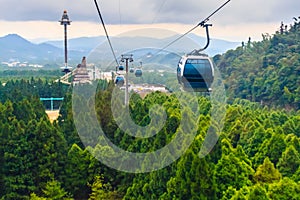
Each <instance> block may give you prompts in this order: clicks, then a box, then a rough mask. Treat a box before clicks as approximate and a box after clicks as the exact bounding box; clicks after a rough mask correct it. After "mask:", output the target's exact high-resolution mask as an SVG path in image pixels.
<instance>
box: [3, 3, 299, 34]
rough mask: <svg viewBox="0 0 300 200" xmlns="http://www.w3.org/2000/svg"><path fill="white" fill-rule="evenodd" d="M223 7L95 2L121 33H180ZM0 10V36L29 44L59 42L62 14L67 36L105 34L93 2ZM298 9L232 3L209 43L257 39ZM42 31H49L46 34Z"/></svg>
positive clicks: (13, 6)
mask: <svg viewBox="0 0 300 200" xmlns="http://www.w3.org/2000/svg"><path fill="white" fill-rule="evenodd" d="M225 1H226V0H222V1H221V0H126V1H125V0H98V4H99V6H100V9H101V11H102V14H103V18H104V21H105V22H106V23H107V24H108V25H114V26H111V27H112V30H118V31H121V32H122V31H124V30H127V29H130V27H133V26H135V25H138V24H140V26H139V27H143V26H145V24H150V25H151V24H152V25H154V24H153V23H164V24H168V26H169V27H176V28H175V31H177V32H180V33H183V32H184V31H186V30H188V29H189V28H191V27H193V26H194V25H195V24H197V23H198V22H200V21H201V20H203V19H204V18H206V17H207V16H208V15H209V14H211V12H213V11H214V10H215V9H217V8H218V7H219V6H220V5H221V4H223V3H224V2H225ZM0 5H1V12H0V26H1V30H0V35H4V34H6V33H19V34H21V35H22V36H23V35H24V36H25V35H30V38H34V37H36V38H41V37H43V38H44V37H45V38H46V37H47V38H57V37H58V36H59V34H61V31H62V28H61V27H59V25H58V20H59V19H60V18H61V16H62V13H63V10H65V9H66V10H68V14H69V17H70V19H71V20H72V21H73V22H72V25H71V26H70V31H69V32H70V35H72V34H73V35H74V36H75V35H76V36H78V35H80V34H84V35H81V36H88V35H100V34H103V32H101V31H102V29H101V27H100V25H99V23H100V22H99V17H98V14H97V10H96V8H95V5H94V1H93V0H88V1H87V0H73V1H70V0H43V1H41V0H0ZM16 5H18V6H16ZM299 8H300V1H299V0H285V1H279V0H264V1H261V0H251V1H249V0H231V2H229V4H228V5H227V6H226V7H224V8H223V9H222V10H220V11H219V12H218V13H216V14H215V15H214V16H213V17H212V18H211V19H210V23H213V25H214V26H213V27H212V29H211V30H212V31H211V32H212V34H213V35H212V37H222V38H237V40H239V39H240V38H247V37H249V36H253V35H255V36H253V38H256V39H258V38H260V37H259V36H260V35H261V33H266V32H269V31H270V30H274V29H276V27H277V26H278V27H279V25H280V22H281V21H284V23H291V22H292V17H294V16H299V15H300V13H299ZM22 22H23V23H22ZM25 22H26V23H25ZM42 22H43V23H42ZM41 24H43V25H41ZM49 24H51V25H49ZM125 24H126V26H125ZM128 24H129V25H130V26H127V25H128ZM178 24H180V25H178ZM79 25H80V26H79ZM157 26H159V25H157ZM271 26H273V27H272V28H270V27H271ZM44 27H48V28H47V29H46V30H45V29H44ZM92 27H93V28H92ZM115 32H117V31H115ZM201 32H203V30H198V29H197V30H196V33H201ZM269 33H270V32H269ZM272 33H273V32H271V33H270V34H272ZM34 34H35V36H34ZM237 34H240V35H237ZM51 36H52V37H51Z"/></svg>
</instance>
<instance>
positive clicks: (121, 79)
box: [115, 75, 125, 87]
mask: <svg viewBox="0 0 300 200" xmlns="http://www.w3.org/2000/svg"><path fill="white" fill-rule="evenodd" d="M124 83H125V78H124V76H122V75H118V76H116V78H115V84H116V85H117V86H119V87H120V86H123V85H124Z"/></svg>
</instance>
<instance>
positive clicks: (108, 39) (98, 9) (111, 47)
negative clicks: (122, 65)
mask: <svg viewBox="0 0 300 200" xmlns="http://www.w3.org/2000/svg"><path fill="white" fill-rule="evenodd" d="M94 2H95V5H96V8H97V11H98V15H99V18H100V20H101V23H102V26H103V29H104V32H105V35H106V38H107V41H108V44H109V46H110V50H111V51H112V54H113V56H114V59H115V62H116V64H117V66H119V62H118V59H117V57H116V54H115V51H114V48H113V46H112V43H111V41H110V38H109V35H108V32H107V30H106V27H105V23H104V20H103V17H102V15H101V12H100V8H99V6H98V3H97V0H94Z"/></svg>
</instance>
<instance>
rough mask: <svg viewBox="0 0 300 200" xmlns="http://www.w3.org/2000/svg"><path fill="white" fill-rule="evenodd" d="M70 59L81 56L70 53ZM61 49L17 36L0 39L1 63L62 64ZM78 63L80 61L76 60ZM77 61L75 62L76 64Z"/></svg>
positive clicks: (74, 52)
mask: <svg viewBox="0 0 300 200" xmlns="http://www.w3.org/2000/svg"><path fill="white" fill-rule="evenodd" d="M70 55H72V56H70V59H71V60H72V59H73V58H75V56H76V57H78V56H81V55H80V53H79V52H76V51H70ZM63 58H64V54H63V49H61V48H58V47H56V46H53V45H51V44H47V43H41V44H34V43H32V42H29V41H28V40H26V39H24V38H22V37H21V36H19V35H17V34H9V35H6V36H4V37H0V63H1V62H14V61H18V62H28V63H35V64H52V63H63ZM78 60H79V61H80V59H78ZM77 62H78V61H76V63H77Z"/></svg>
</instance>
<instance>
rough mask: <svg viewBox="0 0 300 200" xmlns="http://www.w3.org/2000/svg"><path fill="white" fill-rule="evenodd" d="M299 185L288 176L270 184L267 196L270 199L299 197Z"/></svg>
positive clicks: (296, 199) (295, 198)
mask: <svg viewBox="0 0 300 200" xmlns="http://www.w3.org/2000/svg"><path fill="white" fill-rule="evenodd" d="M299 192H300V185H299V183H296V182H294V181H292V180H291V179H289V178H283V179H282V180H281V181H280V182H278V183H274V184H272V185H270V188H269V191H268V196H269V197H270V198H271V199H275V200H277V199H278V200H281V199H293V200H298V199H300V196H299Z"/></svg>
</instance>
